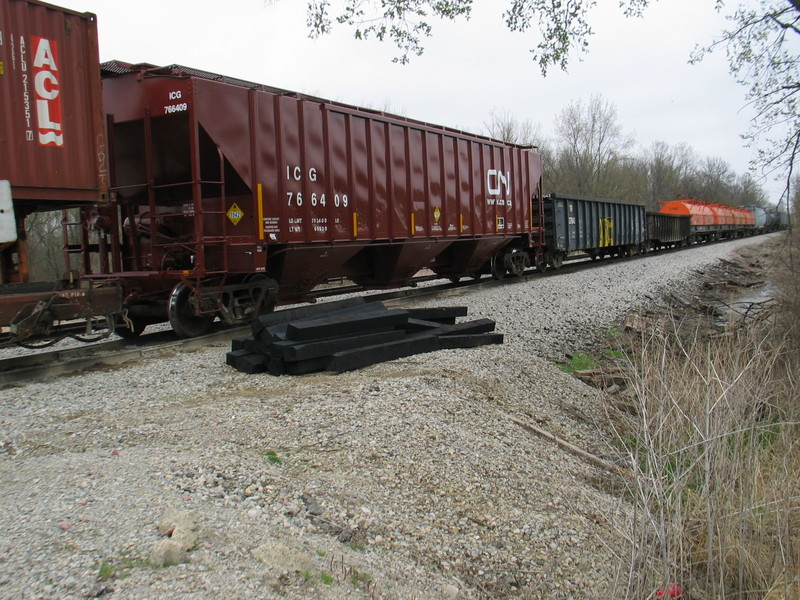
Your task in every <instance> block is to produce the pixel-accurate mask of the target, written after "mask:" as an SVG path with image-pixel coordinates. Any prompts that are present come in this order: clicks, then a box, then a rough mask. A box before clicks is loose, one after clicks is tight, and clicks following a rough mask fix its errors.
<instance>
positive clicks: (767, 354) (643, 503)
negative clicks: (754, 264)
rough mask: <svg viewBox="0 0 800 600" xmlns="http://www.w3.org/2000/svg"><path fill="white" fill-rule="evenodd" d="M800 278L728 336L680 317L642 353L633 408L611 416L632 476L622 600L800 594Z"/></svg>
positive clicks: (785, 598)
mask: <svg viewBox="0 0 800 600" xmlns="http://www.w3.org/2000/svg"><path fill="white" fill-rule="evenodd" d="M796 247H797V246H796ZM787 253H788V254H791V253H790V252H788V250H787V251H786V252H782V253H781V256H782V257H784V258H786V259H787V260H786V264H787V269H789V268H790V267H792V268H793V267H794V266H795V265H794V264H792V263H791V261H790V260H788V259H789V258H791V257H788V256H787ZM798 273H800V270H794V271H792V270H787V271H786V272H785V274H784V276H783V280H782V281H778V280H777V279H779V278H777V277H776V278H775V279H774V282H775V283H776V284H778V285H779V286H780V289H781V294H780V298H779V300H780V302H779V303H778V305H777V306H776V307H775V308H774V309H773V310H771V311H769V312H768V313H766V314H762V315H761V316H760V317H759V318H758V319H757V320H751V321H749V322H745V323H743V324H739V325H737V328H736V329H735V330H733V331H729V332H727V333H726V334H725V335H724V336H716V337H713V338H710V337H708V335H707V334H706V333H704V332H705V328H703V327H698V326H697V325H696V323H695V324H694V325H691V326H688V325H687V324H685V323H682V322H681V321H680V320H678V319H677V318H674V317H671V318H666V319H665V320H664V322H663V323H662V324H661V326H660V327H656V328H653V329H652V330H651V331H650V332H649V333H648V334H646V335H643V336H642V338H641V340H640V341H639V343H637V344H636V345H635V346H636V348H637V350H636V351H635V352H634V353H633V356H632V357H631V359H630V369H631V371H632V379H631V385H630V391H631V393H632V398H631V399H632V403H633V407H634V409H633V410H630V405H629V411H628V412H620V413H618V414H616V415H615V418H614V426H615V428H616V431H617V435H618V439H619V441H620V443H621V445H622V448H623V451H624V454H625V456H626V457H627V460H628V461H629V465H628V467H629V469H630V470H631V471H632V472H633V473H634V476H633V477H632V478H631V479H630V483H629V486H628V493H629V494H630V498H631V500H632V501H633V504H634V511H633V514H632V516H631V518H630V520H629V522H628V523H626V525H625V535H626V537H627V539H628V541H629V548H630V554H629V556H628V557H627V560H626V561H625V562H626V563H627V564H626V565H625V568H624V570H623V572H624V574H623V575H622V577H621V579H620V581H619V582H618V583H619V592H618V594H617V597H619V598H632V599H633V598H636V599H644V598H651V597H653V594H654V592H655V591H656V590H659V589H665V588H667V586H668V584H670V583H675V584H678V585H679V586H680V587H681V589H682V591H683V594H682V596H681V597H682V598H684V599H693V600H705V599H711V598H714V599H736V600H740V599H741V600H754V599H759V600H779V599H780V600H797V599H799V598H800V291H799V290H798V285H800V276H798Z"/></svg>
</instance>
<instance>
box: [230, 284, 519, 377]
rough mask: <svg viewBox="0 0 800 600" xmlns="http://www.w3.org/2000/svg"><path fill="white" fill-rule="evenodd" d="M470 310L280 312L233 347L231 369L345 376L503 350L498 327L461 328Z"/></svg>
mask: <svg viewBox="0 0 800 600" xmlns="http://www.w3.org/2000/svg"><path fill="white" fill-rule="evenodd" d="M466 314H467V309H466V307H463V306H455V307H441V308H414V309H389V308H387V307H386V306H384V305H383V304H382V303H380V302H366V301H365V300H364V299H363V298H352V299H348V300H341V301H338V302H326V303H324V304H313V305H309V306H302V307H299V308H292V309H288V310H281V311H277V312H274V313H270V314H268V315H262V316H260V317H258V318H257V319H256V320H254V321H253V322H252V325H251V329H252V335H251V336H249V337H246V338H241V339H235V340H233V343H232V347H231V352H228V355H227V363H228V364H229V365H231V366H232V367H234V368H236V369H238V370H239V371H242V372H244V373H264V372H268V373H269V374H270V375H285V374H287V375H302V374H304V373H313V372H316V371H331V372H334V373H341V372H343V371H350V370H353V369H359V368H361V367H366V366H369V365H373V364H375V363H379V362H383V361H387V360H393V359H395V358H402V357H404V356H411V355H413V354H421V353H423V352H433V351H434V350H446V349H452V348H472V347H475V346H482V345H484V344H502V343H503V335H502V334H500V333H491V332H492V331H494V325H495V323H494V321H492V320H490V319H478V320H476V321H469V322H465V323H456V318H457V317H464V316H466Z"/></svg>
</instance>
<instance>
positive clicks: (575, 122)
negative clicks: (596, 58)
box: [554, 96, 633, 197]
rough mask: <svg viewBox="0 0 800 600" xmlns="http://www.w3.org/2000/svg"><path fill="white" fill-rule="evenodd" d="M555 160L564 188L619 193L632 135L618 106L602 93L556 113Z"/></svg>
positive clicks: (573, 190)
mask: <svg viewBox="0 0 800 600" xmlns="http://www.w3.org/2000/svg"><path fill="white" fill-rule="evenodd" d="M555 129H556V138H557V140H556V144H557V152H558V156H557V159H556V162H555V165H554V167H555V169H556V171H557V177H556V179H557V181H558V185H559V187H561V186H563V188H562V189H569V190H571V191H572V192H574V193H576V194H581V195H595V196H609V197H619V194H620V181H619V178H618V175H619V169H620V168H621V167H622V166H623V162H624V159H625V157H626V152H627V150H628V148H629V147H630V146H631V145H632V144H633V139H632V138H631V137H630V136H626V135H625V134H624V133H623V131H622V127H621V126H620V124H619V121H618V118H617V109H616V107H615V106H614V105H613V104H612V103H610V102H608V101H607V100H604V99H603V98H602V97H601V96H592V97H591V98H590V99H589V102H588V103H587V104H584V103H583V101H582V100H577V101H576V102H573V103H572V104H570V105H568V106H567V107H566V108H564V109H563V110H562V111H561V113H560V114H559V115H558V117H556V122H555Z"/></svg>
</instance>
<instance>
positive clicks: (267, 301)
mask: <svg viewBox="0 0 800 600" xmlns="http://www.w3.org/2000/svg"><path fill="white" fill-rule="evenodd" d="M245 282H246V283H249V284H251V285H252V287H251V289H250V295H251V297H252V299H253V303H254V304H255V303H256V302H257V301H258V296H259V295H260V294H261V290H262V289H266V292H265V293H264V298H263V299H262V300H261V304H260V305H259V307H258V311H257V312H256V315H267V314H269V313H271V312H272V311H273V310H275V306H277V304H278V282H277V281H275V280H274V279H271V278H269V277H267V276H266V275H264V274H262V273H256V274H254V275H249V276H248V277H247V278H246V279H245Z"/></svg>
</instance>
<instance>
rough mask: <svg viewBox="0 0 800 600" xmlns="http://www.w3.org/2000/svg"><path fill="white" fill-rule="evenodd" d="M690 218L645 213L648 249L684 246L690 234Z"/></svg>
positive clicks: (686, 216)
mask: <svg viewBox="0 0 800 600" xmlns="http://www.w3.org/2000/svg"><path fill="white" fill-rule="evenodd" d="M691 221H692V218H691V217H690V216H689V215H665V214H662V213H656V212H648V213H647V241H648V249H653V250H658V249H660V248H667V247H670V246H684V245H686V243H688V240H689V235H690V234H691V226H692V223H691Z"/></svg>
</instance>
